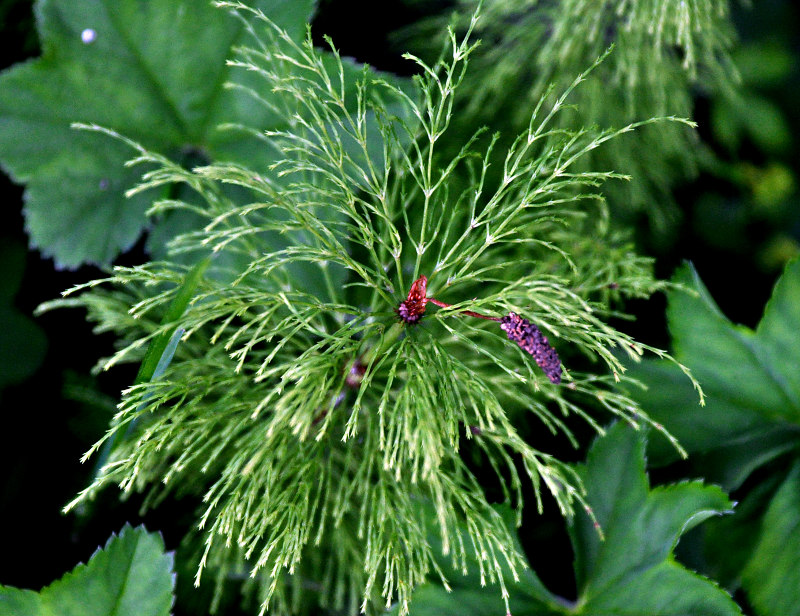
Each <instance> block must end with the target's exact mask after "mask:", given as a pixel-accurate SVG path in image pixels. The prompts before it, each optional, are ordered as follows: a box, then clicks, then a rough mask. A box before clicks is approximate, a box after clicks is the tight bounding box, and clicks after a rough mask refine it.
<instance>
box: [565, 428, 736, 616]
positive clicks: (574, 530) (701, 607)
mask: <svg viewBox="0 0 800 616" xmlns="http://www.w3.org/2000/svg"><path fill="white" fill-rule="evenodd" d="M644 449H645V438H644V435H643V434H641V433H637V432H635V431H634V430H633V429H631V428H630V427H629V426H627V425H625V424H622V423H618V424H616V425H615V426H613V427H612V428H611V429H610V430H609V431H608V433H607V434H606V436H604V437H602V438H600V439H598V440H597V442H596V443H595V444H594V446H593V447H592V448H591V450H590V452H589V456H588V459H587V462H586V466H585V467H584V468H582V469H581V471H582V476H583V479H584V482H585V484H586V486H587V489H588V493H587V497H586V498H587V502H588V503H589V505H590V506H591V507H592V510H593V511H594V514H595V516H596V519H597V522H599V524H600V525H601V527H602V530H603V533H604V534H605V538H604V539H602V538H601V537H600V536H599V534H598V532H597V529H596V528H595V527H594V523H593V522H592V521H591V520H590V519H589V517H588V515H583V514H582V515H580V516H578V517H577V519H576V520H575V523H574V524H573V525H572V526H571V528H570V532H571V535H572V538H573V543H574V546H575V554H576V559H575V572H576V577H577V581H578V589H579V598H578V603H577V608H576V610H575V611H574V613H576V614H585V615H587V616H588V615H593V616H594V615H597V616H600V615H601V614H619V613H625V614H648V616H661V615H665V616H666V615H671V614H675V615H678V614H704V615H708V616H710V615H712V614H714V615H716V614H719V615H722V614H725V615H728V614H740V613H741V612H740V610H739V608H738V607H737V606H736V604H735V603H734V602H733V600H732V599H731V598H730V596H729V595H727V594H726V593H725V592H724V591H722V590H720V589H719V588H717V587H716V586H715V585H714V584H713V583H712V582H711V581H709V580H707V579H705V578H703V577H701V576H699V575H697V574H695V573H693V572H691V571H689V570H688V569H686V568H684V567H683V566H682V565H680V564H679V563H677V562H676V561H675V560H674V559H673V556H672V551H673V549H674V548H675V545H676V544H677V542H678V539H679V538H680V536H681V535H682V534H684V533H685V532H686V531H688V530H689V529H691V528H693V527H694V526H696V525H698V524H699V523H701V522H703V521H704V520H706V519H708V518H709V517H711V516H716V515H720V514H722V513H727V512H730V510H731V507H732V503H731V502H730V501H729V500H728V498H727V496H726V495H725V493H724V492H723V491H722V490H721V489H720V488H718V487H716V486H704V485H702V484H701V483H700V482H696V481H695V482H684V483H680V484H675V485H669V486H663V487H657V488H653V489H650V487H649V485H648V480H647V475H646V474H645V472H644V469H645V458H644Z"/></svg>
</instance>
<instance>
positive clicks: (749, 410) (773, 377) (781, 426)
mask: <svg viewBox="0 0 800 616" xmlns="http://www.w3.org/2000/svg"><path fill="white" fill-rule="evenodd" d="M675 281H676V282H679V283H682V284H684V285H686V286H688V287H690V288H691V289H693V290H694V292H695V294H694V295H692V294H689V293H686V292H682V291H678V290H675V291H672V292H671V293H670V296H669V322H670V330H671V331H672V335H673V340H674V345H675V351H676V356H677V358H678V359H679V360H680V361H681V362H683V363H684V364H686V365H687V366H689V368H691V369H692V371H693V372H694V374H695V376H696V377H697V379H698V380H699V381H700V383H701V385H702V386H703V389H704V390H705V392H706V394H707V405H706V406H705V407H701V406H699V405H697V404H696V402H693V401H692V399H691V388H690V387H689V386H687V384H684V383H682V382H681V381H680V380H679V379H678V378H677V377H678V372H677V371H676V369H674V368H672V367H671V366H668V365H667V364H666V363H664V362H644V363H643V364H642V365H640V366H635V367H633V368H632V370H631V373H632V376H633V377H635V378H639V379H640V380H641V381H643V382H644V383H645V384H646V385H647V386H648V390H647V391H644V392H641V393H637V394H636V395H637V397H638V398H639V399H640V401H641V403H642V405H643V407H644V408H645V410H647V412H648V413H649V414H650V415H651V416H652V417H653V418H654V419H656V420H658V421H660V422H662V423H663V424H664V425H665V426H666V427H667V429H668V430H670V431H671V432H672V433H673V434H674V435H675V436H676V437H677V438H678V440H679V441H680V443H681V444H682V445H683V446H684V447H685V448H686V449H687V451H689V452H690V454H691V455H692V457H693V459H695V460H696V461H698V463H699V464H701V465H702V467H703V469H704V470H703V472H704V475H705V476H706V477H709V478H711V479H712V480H714V481H720V482H722V483H723V485H725V486H727V487H729V488H734V487H737V486H739V485H741V483H742V482H743V481H744V480H745V479H746V478H747V476H748V475H749V474H750V473H751V472H752V471H753V470H754V469H756V468H758V467H759V466H761V465H763V464H764V463H766V462H768V461H770V460H773V459H775V458H776V457H778V456H780V455H782V454H784V453H786V452H788V451H790V450H796V449H797V448H798V447H799V446H800V375H798V374H797V369H796V367H797V365H798V364H800V345H798V344H797V341H798V333H797V332H800V260H795V261H793V262H792V263H790V264H789V265H788V266H787V268H786V271H785V272H784V274H783V276H782V277H781V279H780V281H779V282H778V284H777V285H776V287H775V290H774V292H773V295H772V299H771V300H770V302H769V304H768V305H767V307H766V310H765V312H764V317H763V319H762V321H761V323H760V324H759V326H758V328H757V329H756V331H755V332H753V331H751V330H749V329H747V328H745V327H741V326H737V325H734V324H733V323H731V322H730V321H729V320H728V319H727V318H725V316H724V315H722V313H721V312H720V311H719V308H718V307H717V306H716V304H715V303H714V301H713V300H712V299H711V297H710V296H709V294H708V291H707V290H706V288H705V287H704V286H703V284H702V282H701V281H700V279H699V278H698V276H697V273H696V272H695V271H694V270H693V269H692V268H691V267H688V266H687V267H685V268H683V269H682V270H680V272H679V273H678V274H677V275H676V277H675ZM655 454H656V455H655V458H656V460H657V461H661V462H663V461H666V460H667V459H668V457H669V453H668V452H667V451H666V450H665V449H663V448H662V449H661V450H656V451H655Z"/></svg>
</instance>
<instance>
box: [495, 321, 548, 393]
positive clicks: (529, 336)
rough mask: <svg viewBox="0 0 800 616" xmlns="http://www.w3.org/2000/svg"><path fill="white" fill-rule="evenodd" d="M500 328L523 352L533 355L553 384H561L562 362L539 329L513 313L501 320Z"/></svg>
mask: <svg viewBox="0 0 800 616" xmlns="http://www.w3.org/2000/svg"><path fill="white" fill-rule="evenodd" d="M500 328H501V329H502V330H503V331H504V332H506V334H507V335H508V339H509V340H513V341H514V342H516V343H517V344H518V345H519V346H520V348H521V349H522V350H523V351H525V352H526V353H530V354H531V355H533V359H534V360H536V363H537V364H538V365H539V367H540V368H541V369H542V370H544V373H545V375H546V376H547V378H548V379H550V382H551V383H560V382H561V360H560V359H559V358H558V353H556V350H555V349H554V348H553V347H551V346H550V343H549V342H548V341H547V337H546V336H545V335H544V334H542V332H541V331H540V330H539V328H538V327H536V326H535V325H534V324H533V323H531V322H530V321H528V319H523V318H522V317H521V316H519V315H518V314H514V313H513V312H511V313H509V314H508V315H507V316H504V317H503V318H502V319H500Z"/></svg>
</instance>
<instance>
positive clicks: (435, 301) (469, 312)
mask: <svg viewBox="0 0 800 616" xmlns="http://www.w3.org/2000/svg"><path fill="white" fill-rule="evenodd" d="M425 299H426V300H428V301H429V302H430V303H431V304H434V305H435V306H439V308H450V307H451V306H452V305H453V304H445V303H444V302H440V301H439V300H438V299H433V298H432V297H426V298H425ZM458 314H464V315H466V316H468V317H476V318H478V319H486V320H487V321H497V322H500V320H501V319H500V317H490V316H489V315H486V314H481V313H480V312H473V311H472V310H462V311H461V312H459V313H458Z"/></svg>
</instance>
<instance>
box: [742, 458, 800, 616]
mask: <svg viewBox="0 0 800 616" xmlns="http://www.w3.org/2000/svg"><path fill="white" fill-rule="evenodd" d="M742 585H743V586H744V588H745V590H746V591H747V594H748V596H749V598H750V601H751V603H752V604H753V606H754V607H755V608H756V611H757V613H758V614H759V615H760V616H797V615H800V462H796V463H795V465H794V467H793V468H792V470H791V471H790V472H789V475H788V476H787V477H786V479H785V481H784V482H783V485H782V486H781V487H780V488H779V489H778V491H777V493H776V494H775V496H774V497H773V499H772V502H771V503H770V505H769V508H768V509H767V513H766V515H765V516H764V519H763V523H762V529H761V536H760V537H759V540H758V543H757V545H756V548H755V550H754V551H753V554H752V556H751V557H750V561H749V562H748V564H747V566H746V567H745V568H744V571H743V573H742Z"/></svg>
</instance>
